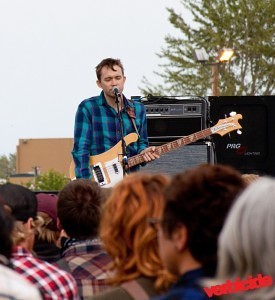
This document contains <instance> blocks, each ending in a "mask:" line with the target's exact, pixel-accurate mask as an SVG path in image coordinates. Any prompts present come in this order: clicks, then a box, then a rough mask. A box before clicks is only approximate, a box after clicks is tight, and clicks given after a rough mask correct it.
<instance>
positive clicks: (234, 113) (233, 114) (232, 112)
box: [229, 111, 237, 117]
mask: <svg viewBox="0 0 275 300" xmlns="http://www.w3.org/2000/svg"><path fill="white" fill-rule="evenodd" d="M236 114H237V113H236V112H235V111H231V113H230V114H229V115H230V117H234V116H236Z"/></svg>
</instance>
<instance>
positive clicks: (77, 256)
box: [57, 179, 111, 299]
mask: <svg viewBox="0 0 275 300" xmlns="http://www.w3.org/2000/svg"><path fill="white" fill-rule="evenodd" d="M104 197H105V196H104V195H103V193H102V189H101V188H100V186H99V185H98V184H97V183H96V182H93V181H91V180H88V179H78V180H74V181H71V182H70V183H68V184H67V185H66V186H65V187H64V188H63V189H62V190H61V191H60V192H59V194H58V201H57V216H58V222H59V223H60V227H62V229H63V231H64V232H65V236H67V237H68V238H67V239H64V238H63V239H62V242H61V243H62V246H63V248H62V251H63V252H62V260H60V261H58V262H57V264H58V265H59V266H60V267H62V268H64V269H67V270H69V271H70V273H71V274H72V275H73V277H74V278H75V280H76V282H77V286H78V290H79V295H80V298H81V299H86V298H87V297H88V296H93V295H95V294H97V293H99V292H102V291H104V290H106V289H107V288H108V285H107V284H106V278H107V274H108V270H109V267H110V266H109V265H110V264H111V258H110V257H109V255H107V253H106V252H105V251H104V250H103V248H102V246H101V242H100V240H99V238H98V231H99V224H100V220H101V207H102V201H103V198H104ZM63 235H64V234H63Z"/></svg>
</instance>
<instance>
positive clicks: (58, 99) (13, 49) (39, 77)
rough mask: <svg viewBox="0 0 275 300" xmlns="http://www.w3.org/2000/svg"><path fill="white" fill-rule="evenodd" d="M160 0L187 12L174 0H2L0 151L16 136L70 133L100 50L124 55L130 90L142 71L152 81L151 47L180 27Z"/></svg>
mask: <svg viewBox="0 0 275 300" xmlns="http://www.w3.org/2000/svg"><path fill="white" fill-rule="evenodd" d="M166 7H171V8H174V9H175V10H176V11H178V12H179V13H181V14H182V15H186V12H185V11H184V7H183V5H182V4H181V3H180V0H166V1H165V0H163V1H161V0H136V1H134V0H116V1H113V0H43V1H42V0H25V1H23V0H0V101H1V108H0V139H1V143H0V155H3V154H5V155H8V154H9V153H15V152H16V145H17V144H18V140H19V139H21V138H59V137H60V138H66V137H73V127H74V116H75V112H76V109H77V106H78V104H79V103H80V102H81V101H82V100H83V99H86V98H89V97H91V96H94V95H97V94H99V92H100V90H99V88H98V87H97V86H96V84H95V81H96V77H95V66H96V65H97V64H98V63H99V62H100V61H101V60H102V59H103V58H106V57H114V58H120V59H121V60H122V62H123V64H124V67H125V75H126V77H127V81H126V85H125V90H124V93H125V95H126V96H128V97H130V96H133V95H140V91H139V89H138V87H140V86H141V80H142V77H143V76H146V77H147V79H149V80H150V81H152V82H154V83H156V82H157V80H158V78H157V77H156V76H155V75H154V74H153V72H154V71H157V70H160V69H159V68H158V64H160V63H162V61H161V60H160V59H159V58H158V57H157V55H156V53H159V52H160V50H161V47H165V41H164V38H165V36H166V35H167V34H169V33H171V34H172V35H174V36H175V35H176V34H177V33H178V32H177V31H176V29H175V28H174V27H173V26H172V25H171V24H170V22H169V21H168V12H167V11H166Z"/></svg>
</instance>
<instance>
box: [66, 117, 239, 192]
mask: <svg viewBox="0 0 275 300" xmlns="http://www.w3.org/2000/svg"><path fill="white" fill-rule="evenodd" d="M240 119H242V115H241V114H236V113H231V116H230V117H228V118H225V119H220V120H219V121H218V122H217V124H216V125H214V126H212V127H210V128H206V129H203V130H201V131H198V132H196V133H193V134H190V135H187V136H184V137H182V138H179V139H177V140H174V141H172V142H169V143H166V144H163V145H160V146H157V147H156V149H155V152H156V153H157V154H158V155H159V156H160V155H162V154H164V153H167V152H170V151H172V150H175V149H178V148H179V147H183V146H185V145H188V144H190V143H193V142H196V141H198V140H200V139H203V138H206V137H208V136H210V135H212V134H219V135H221V136H223V135H225V134H227V133H229V132H231V131H234V130H239V129H241V128H242V127H241V125H240V124H239V122H238V121H239V120H240ZM137 139H138V136H137V134H136V133H130V134H128V135H126V136H125V137H124V140H125V144H126V145H129V144H131V143H134V142H136V141H137ZM121 153H122V143H121V141H120V142H118V143H117V144H116V145H115V146H114V147H112V148H111V149H110V150H108V151H106V152H104V153H101V154H98V155H93V156H90V169H91V172H92V175H93V180H95V181H97V182H98V183H99V184H100V185H101V186H102V187H112V186H114V185H115V184H116V183H117V182H118V181H120V180H121V179H122V178H123V166H122V160H121V158H122V156H121ZM143 162H145V160H144V156H143V154H137V155H135V156H132V157H129V158H128V167H129V168H131V167H133V166H136V165H139V164H141V163H143ZM74 169H75V165H74V162H73V161H72V162H71V165H70V178H71V180H74V179H76V178H75V172H74Z"/></svg>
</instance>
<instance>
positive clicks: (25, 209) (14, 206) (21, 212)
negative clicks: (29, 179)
mask: <svg viewBox="0 0 275 300" xmlns="http://www.w3.org/2000/svg"><path fill="white" fill-rule="evenodd" d="M0 195H1V196H2V199H3V201H4V204H6V205H8V206H9V207H10V209H11V214H12V216H13V217H14V218H15V219H16V220H17V221H22V222H26V221H28V219H29V218H33V219H35V218H36V216H37V198H36V196H35V193H34V192H32V191H31V190H30V189H28V188H26V187H24V186H21V185H18V184H14V183H6V184H3V185H0Z"/></svg>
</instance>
